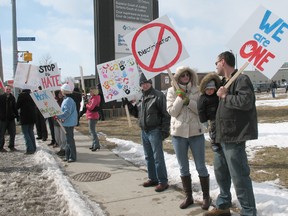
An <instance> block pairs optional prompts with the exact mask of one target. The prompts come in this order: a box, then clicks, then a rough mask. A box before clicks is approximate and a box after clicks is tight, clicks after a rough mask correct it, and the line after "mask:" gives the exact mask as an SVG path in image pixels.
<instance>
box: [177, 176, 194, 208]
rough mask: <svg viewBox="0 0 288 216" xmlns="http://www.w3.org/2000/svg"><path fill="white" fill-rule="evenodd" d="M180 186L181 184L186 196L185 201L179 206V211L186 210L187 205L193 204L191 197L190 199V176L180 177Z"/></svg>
mask: <svg viewBox="0 0 288 216" xmlns="http://www.w3.org/2000/svg"><path fill="white" fill-rule="evenodd" d="M181 180H182V184H183V190H184V192H185V194H186V198H185V200H184V201H183V202H182V203H181V205H180V206H179V207H180V208H181V209H185V208H187V207H188V206H189V205H192V204H193V203H194V200H193V197H192V185H191V175H189V176H181Z"/></svg>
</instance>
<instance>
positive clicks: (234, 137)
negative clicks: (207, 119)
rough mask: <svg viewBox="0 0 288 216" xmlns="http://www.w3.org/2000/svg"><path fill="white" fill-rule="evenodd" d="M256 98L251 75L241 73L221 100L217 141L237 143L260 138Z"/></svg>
mask: <svg viewBox="0 0 288 216" xmlns="http://www.w3.org/2000/svg"><path fill="white" fill-rule="evenodd" d="M235 72H236V71H235ZM235 72H234V73H233V74H232V76H233V75H234V74H235ZM255 100H256V99H255V94H254V89H253V85H252V83H251V81H250V79H249V77H248V76H247V75H244V74H241V75H239V77H237V78H236V80H235V81H234V82H233V83H232V84H231V85H230V87H229V88H228V95H227V96H226V97H225V98H224V99H221V100H220V101H219V106H218V109H217V113H216V142H217V143H221V142H224V143H235V142H236V143H237V142H243V141H246V140H252V139H257V138H258V126H257V111H256V106H255Z"/></svg>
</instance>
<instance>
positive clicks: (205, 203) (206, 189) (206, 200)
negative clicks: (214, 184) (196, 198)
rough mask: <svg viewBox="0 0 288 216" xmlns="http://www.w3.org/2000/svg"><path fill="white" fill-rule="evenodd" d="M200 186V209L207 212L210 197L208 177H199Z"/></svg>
mask: <svg viewBox="0 0 288 216" xmlns="http://www.w3.org/2000/svg"><path fill="white" fill-rule="evenodd" d="M199 179H200V184H201V188H202V192H203V203H202V206H201V208H202V209H204V210H208V208H209V206H210V204H211V201H212V200H211V197H210V194H209V175H208V176H206V177H201V176H199Z"/></svg>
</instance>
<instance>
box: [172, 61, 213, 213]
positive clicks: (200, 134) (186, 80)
mask: <svg viewBox="0 0 288 216" xmlns="http://www.w3.org/2000/svg"><path fill="white" fill-rule="evenodd" d="M174 78H175V81H176V82H177V84H178V86H179V87H180V89H176V88H175V87H174V86H172V87H170V88H169V89H168V92H167V111H168V113H169V114H170V115H171V124H170V128H171V135H172V144H173V147H174V150H175V154H176V157H177V160H178V164H179V166H180V177H181V180H182V185H183V190H184V193H185V195H186V198H185V200H184V201H183V202H182V203H181V204H180V208H181V209H185V208H187V207H188V206H189V205H192V204H193V203H194V200H193V196H192V181H191V173H190V169H189V157H188V151H189V149H190V150H191V151H192V155H193V157H194V163H195V166H196V170H197V172H198V176H199V179H200V184H201V188H202V192H203V203H202V206H201V208H202V209H204V210H207V209H208V208H209V206H210V204H211V198H210V193H209V173H208V170H207V168H206V164H205V139H204V132H205V128H204V126H203V125H202V123H201V122H200V120H199V115H198V110H197V100H198V98H199V95H200V91H199V88H198V86H197V83H198V77H197V74H196V72H195V71H194V70H192V69H191V68H189V67H183V66H182V67H179V68H177V70H176V73H175V75H174ZM172 84H173V83H172Z"/></svg>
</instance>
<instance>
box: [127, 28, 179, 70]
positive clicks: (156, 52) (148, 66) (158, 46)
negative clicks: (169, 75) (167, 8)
mask: <svg viewBox="0 0 288 216" xmlns="http://www.w3.org/2000/svg"><path fill="white" fill-rule="evenodd" d="M154 27H157V29H158V28H159V27H160V31H159V35H158V39H157V42H156V47H155V49H154V50H153V51H154V53H153V54H152V58H151V60H150V62H149V64H145V63H143V62H142V60H141V59H140V57H139V56H138V54H137V51H136V42H139V41H137V39H138V38H139V36H140V35H141V34H142V33H145V31H146V30H148V29H152V28H154ZM164 31H169V32H170V33H171V34H172V35H173V36H174V37H175V39H176V42H177V46H178V50H177V53H176V54H175V57H174V58H173V59H172V60H171V61H170V62H165V63H163V66H162V65H161V66H160V67H155V62H156V60H157V59H158V58H160V59H161V53H160V50H161V48H162V47H163V46H162V47H161V40H162V37H163V35H164ZM131 49H132V54H133V56H134V58H135V59H136V61H137V63H138V64H139V66H140V67H141V68H143V69H145V70H147V71H150V72H161V71H164V70H166V69H169V68H170V67H172V66H173V65H174V64H175V63H176V62H177V61H178V60H179V58H180V56H181V53H182V43H181V40H180V38H179V36H178V35H177V33H176V32H175V31H174V29H172V28H171V27H170V26H167V25H165V24H163V23H150V24H147V25H145V26H143V27H142V28H140V29H139V30H138V31H137V32H136V33H135V35H134V37H133V39H132V44H131ZM162 49H163V48H162Z"/></svg>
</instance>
